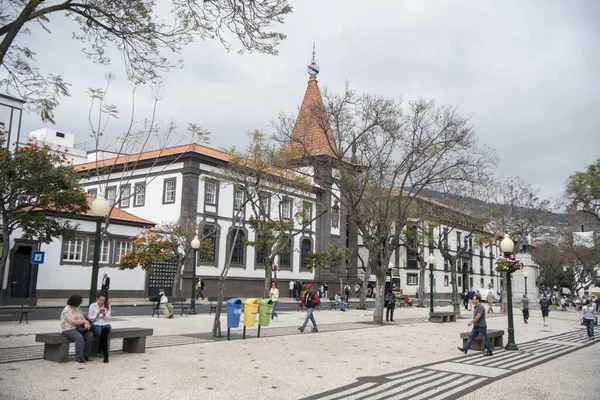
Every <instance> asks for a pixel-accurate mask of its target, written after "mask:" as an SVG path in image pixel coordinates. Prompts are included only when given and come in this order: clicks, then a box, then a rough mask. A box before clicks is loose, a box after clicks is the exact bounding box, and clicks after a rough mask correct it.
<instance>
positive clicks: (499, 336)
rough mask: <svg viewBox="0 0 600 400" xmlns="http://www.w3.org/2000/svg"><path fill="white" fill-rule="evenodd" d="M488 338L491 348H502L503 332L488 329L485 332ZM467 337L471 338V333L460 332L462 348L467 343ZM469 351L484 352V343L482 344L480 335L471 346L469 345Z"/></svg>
mask: <svg viewBox="0 0 600 400" xmlns="http://www.w3.org/2000/svg"><path fill="white" fill-rule="evenodd" d="M487 335H488V338H490V343H491V344H492V347H493V348H496V347H504V331H503V330H498V329H488V330H487ZM469 336H471V332H462V333H461V334H460V338H461V339H462V340H463V345H462V347H463V348H464V347H465V346H466V345H467V341H469ZM471 349H473V350H486V348H485V343H483V338H482V337H481V335H477V337H476V338H475V340H474V341H473V344H472V345H471Z"/></svg>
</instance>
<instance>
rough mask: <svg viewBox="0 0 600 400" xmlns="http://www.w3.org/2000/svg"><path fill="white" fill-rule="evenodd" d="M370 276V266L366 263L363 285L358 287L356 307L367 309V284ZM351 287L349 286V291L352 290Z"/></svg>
mask: <svg viewBox="0 0 600 400" xmlns="http://www.w3.org/2000/svg"><path fill="white" fill-rule="evenodd" d="M370 276H371V266H370V265H369V264H368V263H367V268H366V270H365V279H364V281H363V285H362V286H361V287H360V291H359V301H358V309H359V310H366V309H367V286H368V285H369V278H370ZM352 289H353V288H352V287H350V291H352Z"/></svg>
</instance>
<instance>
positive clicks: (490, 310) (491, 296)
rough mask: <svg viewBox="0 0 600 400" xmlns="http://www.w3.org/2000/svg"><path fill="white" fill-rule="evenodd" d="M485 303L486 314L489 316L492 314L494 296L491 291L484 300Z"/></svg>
mask: <svg viewBox="0 0 600 400" xmlns="http://www.w3.org/2000/svg"><path fill="white" fill-rule="evenodd" d="M485 301H486V302H487V303H488V312H489V313H490V314H493V313H494V309H493V308H492V305H494V294H493V293H492V291H491V290H490V291H489V292H488V294H487V296H486V298H485Z"/></svg>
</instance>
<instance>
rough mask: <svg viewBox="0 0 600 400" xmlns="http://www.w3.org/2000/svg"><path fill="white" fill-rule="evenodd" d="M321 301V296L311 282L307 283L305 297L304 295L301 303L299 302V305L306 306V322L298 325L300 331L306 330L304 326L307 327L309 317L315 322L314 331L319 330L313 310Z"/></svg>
mask: <svg viewBox="0 0 600 400" xmlns="http://www.w3.org/2000/svg"><path fill="white" fill-rule="evenodd" d="M319 302H320V301H319V296H318V295H317V294H316V293H315V292H313V287H312V285H311V284H310V283H309V284H308V285H306V294H305V295H304V297H302V300H300V303H298V306H300V307H301V306H306V317H305V318H304V323H303V324H302V326H299V327H298V330H299V331H300V332H304V328H306V325H307V324H308V320H309V319H310V321H311V322H312V324H313V328H312V331H313V332H319V329H318V328H317V321H315V317H314V315H313V311H314V309H315V307H316V306H318V305H319Z"/></svg>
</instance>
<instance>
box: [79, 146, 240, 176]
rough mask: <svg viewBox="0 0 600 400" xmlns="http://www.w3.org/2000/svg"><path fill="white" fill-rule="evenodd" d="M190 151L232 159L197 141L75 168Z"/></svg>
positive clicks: (81, 168)
mask: <svg viewBox="0 0 600 400" xmlns="http://www.w3.org/2000/svg"><path fill="white" fill-rule="evenodd" d="M188 152H189V153H198V154H203V155H206V156H209V157H213V158H216V159H219V160H223V161H229V160H230V159H231V156H230V155H229V154H227V153H226V152H224V151H220V150H216V149H212V148H210V147H206V146H202V145H200V144H197V143H191V144H186V145H181V146H175V147H167V148H164V149H160V150H150V151H145V152H141V153H135V154H128V155H121V156H119V157H113V158H106V159H104V160H98V163H97V164H96V161H92V162H88V163H84V164H79V165H76V166H75V170H76V171H87V170H92V169H94V168H96V165H97V166H98V168H103V167H111V166H113V165H119V164H124V163H132V162H136V161H142V160H151V159H153V158H156V157H165V156H170V155H179V154H183V153H188Z"/></svg>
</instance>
